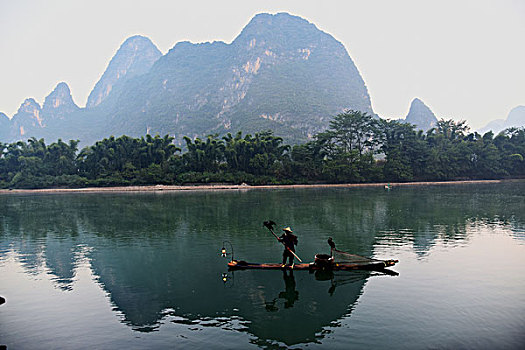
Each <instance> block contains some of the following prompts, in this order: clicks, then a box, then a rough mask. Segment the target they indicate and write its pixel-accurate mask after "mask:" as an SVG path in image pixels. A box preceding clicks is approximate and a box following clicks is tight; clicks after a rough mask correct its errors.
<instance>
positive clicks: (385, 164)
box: [0, 110, 525, 189]
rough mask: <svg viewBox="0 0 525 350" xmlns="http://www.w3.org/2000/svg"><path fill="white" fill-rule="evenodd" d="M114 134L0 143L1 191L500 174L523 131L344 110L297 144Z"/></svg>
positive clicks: (520, 170)
mask: <svg viewBox="0 0 525 350" xmlns="http://www.w3.org/2000/svg"><path fill="white" fill-rule="evenodd" d="M173 141H174V140H173V137H171V136H168V135H166V136H164V137H161V136H158V135H157V136H151V135H146V136H143V137H140V138H132V137H129V136H121V137H118V138H115V137H113V136H112V137H109V138H106V139H103V140H101V141H97V142H96V143H95V144H93V145H91V146H87V147H85V148H83V149H82V150H79V149H78V144H79V141H78V140H70V141H69V142H64V141H62V140H60V139H59V140H58V141H56V142H53V143H51V144H49V145H47V144H46V143H45V141H44V140H43V139H40V140H37V139H36V138H30V139H29V140H27V141H18V142H14V143H10V144H8V143H0V150H1V152H0V188H3V189H44V188H50V189H53V188H86V187H110V186H147V185H166V186H173V185H177V186H180V185H188V184H193V185H195V184H237V185H238V184H247V185H293V184H344V183H382V182H397V183H403V182H429V181H450V180H477V179H505V178H522V177H524V176H525V161H524V159H523V158H524V156H525V128H523V127H522V128H510V129H507V130H505V131H503V132H501V133H499V134H498V135H494V134H493V133H492V132H487V133H485V134H484V135H480V134H478V133H477V132H469V127H468V125H467V124H466V122H465V121H459V122H455V121H453V120H444V119H441V120H439V121H438V122H437V124H436V126H435V127H434V128H432V129H430V130H429V131H427V132H426V133H425V132H423V131H418V130H416V129H415V126H414V125H411V124H406V123H403V122H400V121H395V120H393V121H392V120H383V119H376V118H373V117H372V116H370V115H368V114H366V113H363V112H358V111H350V110H349V111H345V112H344V113H341V114H338V115H336V116H335V117H333V119H332V120H331V121H330V124H329V127H328V128H327V129H326V130H325V131H323V132H320V133H318V134H316V135H314V137H313V138H312V140H311V141H309V142H307V143H304V144H298V145H293V146H292V145H288V144H285V143H284V141H283V139H282V138H281V137H277V136H275V135H274V134H273V133H272V132H271V131H261V132H258V133H255V134H253V135H251V134H246V135H243V133H242V132H238V133H236V134H234V135H232V134H227V135H225V136H223V137H219V136H218V135H209V136H207V137H205V138H194V139H191V138H189V137H184V141H185V144H186V145H185V147H184V150H182V149H181V148H180V147H178V146H176V145H175V144H174V142H173Z"/></svg>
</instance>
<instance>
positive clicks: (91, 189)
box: [0, 179, 525, 194]
mask: <svg viewBox="0 0 525 350" xmlns="http://www.w3.org/2000/svg"><path fill="white" fill-rule="evenodd" d="M523 181H525V179H508V180H464V181H423V182H390V183H386V182H378V183H352V184H309V185H260V186H250V185H246V184H241V185H233V184H212V185H184V186H176V185H153V186H117V187H86V188H48V189H10V190H9V189H4V190H0V194H8V193H28V194H30V193H106V192H117V193H118V192H161V191H166V192H177V191H227V190H235V191H237V190H251V189H264V190H270V189H300V188H352V187H383V188H386V187H388V186H389V187H390V188H393V187H399V186H436V185H464V184H465V185H468V184H491V183H503V182H523Z"/></svg>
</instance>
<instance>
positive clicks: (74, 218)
mask: <svg viewBox="0 0 525 350" xmlns="http://www.w3.org/2000/svg"><path fill="white" fill-rule="evenodd" d="M268 219H272V220H274V221H276V222H278V223H279V225H280V226H282V227H284V226H291V227H292V228H293V229H294V231H295V232H296V233H297V235H298V236H299V245H298V249H297V253H298V254H299V256H300V257H301V258H302V259H303V260H305V261H311V260H313V256H314V254H316V253H328V252H329V251H330V248H329V246H328V244H327V243H326V240H327V238H328V237H329V236H331V237H333V238H334V241H335V242H336V244H337V246H338V248H339V249H342V250H345V251H348V252H352V253H357V254H361V255H365V256H370V257H375V258H384V259H387V258H394V259H399V260H400V262H399V264H398V265H396V266H395V267H394V268H392V270H395V271H396V272H398V273H399V275H398V276H391V275H388V274H382V273H377V272H373V273H371V272H337V273H335V274H324V275H320V274H313V273H309V272H307V271H295V272H294V273H293V274H289V273H288V274H284V273H283V272H281V271H236V272H229V271H228V270H227V267H226V263H227V260H228V259H225V258H222V257H221V256H220V254H219V251H220V249H221V247H222V246H223V242H224V241H227V242H225V243H224V244H225V247H226V248H227V250H228V252H230V253H231V247H230V243H231V245H232V246H233V249H234V257H235V258H236V259H243V260H248V261H253V262H279V261H280V259H281V253H282V249H281V247H280V246H279V244H278V243H277V242H276V241H275V239H274V238H273V237H272V236H271V235H270V234H269V232H268V231H267V230H266V229H265V228H264V227H263V226H262V222H263V221H264V220H268ZM228 258H231V256H228ZM524 266H525V182H521V183H505V184H487V185H461V186H452V185H446V186H426V187H410V188H409V187H407V188H394V189H393V190H391V191H389V192H386V191H384V190H383V189H380V188H370V189H357V188H355V189H301V190H272V191H264V190H248V191H231V192H205V193H204V192H191V193H189V192H188V193H141V194H46V195H43V194H41V195H16V194H10V195H0V295H1V296H3V297H4V298H5V299H6V303H5V304H3V305H1V306H0V345H7V347H8V349H10V350H12V349H52V348H55V349H62V348H65V349H93V348H97V349H120V348H131V349H156V348H197V349H198V348H201V349H205V348H206V349H207V348H217V349H247V348H257V347H263V348H280V347H283V348H287V347H288V348H307V349H310V348H312V349H315V348H327V349H348V348H355V349H371V348H373V349H412V348H413V349H424V348H454V349H458V348H459V349H461V348H464V349H523V348H524V347H525V274H524V273H523V267H524ZM223 274H225V275H223ZM223 277H224V278H225V280H226V281H225V282H224V281H223Z"/></svg>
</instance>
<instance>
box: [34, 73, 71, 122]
mask: <svg viewBox="0 0 525 350" xmlns="http://www.w3.org/2000/svg"><path fill="white" fill-rule="evenodd" d="M79 110H80V107H78V106H77V105H76V103H75V102H74V101H73V97H72V96H71V91H70V90H69V86H68V85H67V84H66V83H64V82H62V83H59V84H58V85H57V86H56V87H55V89H54V90H53V91H52V92H51V93H50V94H49V95H48V96H47V97H46V99H45V100H44V106H43V107H42V111H41V114H42V119H43V120H45V121H52V120H55V119H60V120H64V119H65V118H66V117H67V116H68V115H70V114H72V113H74V112H78V111H79Z"/></svg>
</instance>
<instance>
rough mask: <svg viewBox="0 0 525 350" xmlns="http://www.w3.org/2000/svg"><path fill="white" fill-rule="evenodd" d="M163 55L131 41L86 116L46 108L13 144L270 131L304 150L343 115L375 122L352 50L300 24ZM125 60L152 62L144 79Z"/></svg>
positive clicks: (269, 24) (281, 23)
mask: <svg viewBox="0 0 525 350" xmlns="http://www.w3.org/2000/svg"><path fill="white" fill-rule="evenodd" d="M137 41H139V43H140V45H139V44H137ZM130 47H131V49H130ZM157 50H158V49H156V46H155V45H154V44H153V43H152V42H151V40H149V39H148V38H145V37H141V36H133V37H130V38H128V39H126V40H125V41H124V43H123V44H122V45H121V46H120V48H119V49H118V50H117V52H116V54H115V55H114V56H113V57H112V59H111V60H110V62H109V64H108V66H107V68H106V70H105V72H104V73H103V74H102V76H101V78H100V80H99V81H98V82H97V84H96V85H95V87H94V89H93V90H92V92H91V93H90V97H89V98H88V103H87V104H86V107H85V108H79V107H78V106H76V105H74V102H73V103H70V102H71V101H72V100H71V101H70V102H69V103H68V104H67V105H68V106H69V107H71V110H70V111H69V112H67V113H63V114H61V115H60V116H57V115H55V114H56V113H55V114H53V113H48V111H49V110H51V111H53V109H50V108H49V103H46V102H44V107H43V110H45V112H44V113H42V114H40V112H41V111H40V110H38V108H36V107H35V108H34V111H33V112H34V113H33V114H32V115H33V117H31V116H30V115H31V113H29V114H28V113H25V114H24V115H25V119H24V118H22V117H21V116H19V117H17V120H19V124H20V125H19V126H20V127H25V128H26V129H28V130H24V132H23V133H22V132H18V133H14V134H15V135H18V137H29V134H28V132H30V134H31V135H32V136H35V137H46V138H50V139H56V138H59V137H60V138H62V139H68V138H73V139H81V140H82V141H83V142H84V143H88V144H89V143H91V142H94V141H96V140H99V139H102V138H104V137H108V136H109V135H116V136H118V135H122V134H128V135H130V136H141V135H144V134H145V133H152V134H156V133H158V134H170V135H174V136H175V137H176V140H177V141H178V142H179V143H180V142H182V136H186V135H187V136H190V137H196V136H205V135H206V134H210V133H219V134H224V133H227V132H236V131H239V130H242V131H244V132H251V133H253V132H256V131H260V130H266V129H271V130H274V131H275V133H276V134H277V135H279V136H283V137H285V138H287V140H289V141H291V140H293V141H305V140H307V139H308V138H309V137H311V136H312V135H314V134H315V133H317V132H319V131H322V130H324V129H325V128H326V127H327V125H328V122H329V119H330V118H331V117H332V116H333V115H335V114H337V113H340V112H342V111H343V110H345V109H355V110H361V111H363V112H367V113H370V114H374V113H373V110H372V106H371V102H370V96H369V94H368V89H367V87H366V85H365V82H364V80H363V78H362V77H361V75H360V73H359V71H358V69H357V67H356V66H355V64H354V62H353V60H352V58H351V57H350V55H349V54H348V51H347V49H346V48H345V47H344V46H343V45H342V44H341V43H340V42H339V41H337V40H336V39H335V38H334V37H333V36H332V35H330V34H328V33H325V32H323V31H321V30H319V29H318V28H317V27H316V26H315V25H314V24H313V23H310V22H309V21H307V20H306V19H303V18H301V17H298V16H292V15H289V14H286V13H278V14H275V15H272V14H258V15H256V16H255V17H253V18H252V19H251V20H250V22H249V23H248V24H247V25H246V26H245V27H244V28H243V29H242V30H241V31H240V33H239V35H238V36H237V37H236V38H235V39H234V40H233V41H232V42H231V43H230V44H227V43H224V42H221V41H214V42H208V43H197V44H193V43H190V42H178V43H176V44H175V45H174V46H173V47H172V48H171V49H170V50H169V51H168V52H167V53H166V54H165V55H161V54H160V51H158V52H157ZM129 52H135V54H136V55H135V56H134V57H141V59H140V60H139V61H140V62H146V63H145V64H144V65H139V66H140V67H139V68H140V69H142V70H140V69H138V68H137V69H131V68H130V67H132V66H133V63H130V62H131V61H132V60H131V61H130V60H129V58H130V56H129V55H128V54H129ZM142 58H143V59H142ZM135 62H138V61H135ZM137 64H138V63H137ZM59 85H60V84H59ZM60 86H61V89H62V88H65V87H64V86H62V85H60ZM66 86H67V85H66ZM57 88H58V86H57ZM55 90H56V88H55ZM67 90H68V91H69V87H67ZM65 95H67V94H65ZM35 111H37V112H38V113H37V112H35ZM55 112H56V111H55ZM35 113H36V114H38V116H35ZM17 114H18V113H17ZM42 117H44V119H43V120H42ZM39 118H40V121H39V123H37V124H38V125H37V124H35V123H34V121H35V120H37V121H38V120H39ZM24 123H29V124H31V125H32V127H29V128H28V127H27V126H25V124H24Z"/></svg>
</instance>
